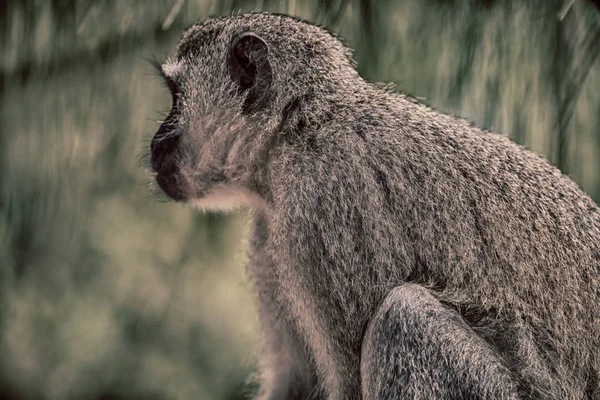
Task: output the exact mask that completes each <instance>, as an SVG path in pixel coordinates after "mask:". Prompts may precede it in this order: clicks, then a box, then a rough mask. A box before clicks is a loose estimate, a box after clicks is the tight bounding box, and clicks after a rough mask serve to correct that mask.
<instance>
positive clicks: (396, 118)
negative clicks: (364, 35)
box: [269, 88, 600, 398]
mask: <svg viewBox="0 0 600 400" xmlns="http://www.w3.org/2000/svg"><path fill="white" fill-rule="evenodd" d="M369 91H370V92H369V93H367V94H365V97H364V98H365V99H370V101H360V97H361V96H360V95H357V97H356V99H352V100H353V101H350V102H348V104H339V113H337V114H336V116H335V117H333V119H332V120H331V121H329V122H328V123H327V124H324V125H323V126H322V127H321V128H320V129H319V130H315V131H308V130H307V131H306V132H303V133H302V135H298V136H295V137H289V138H286V139H284V141H283V143H281V144H280V146H279V147H278V149H277V150H276V151H275V152H274V154H273V155H272V159H271V162H270V166H269V175H270V185H271V188H272V192H273V193H272V194H273V201H274V207H273V210H272V213H273V215H272V218H271V221H272V225H271V227H270V235H271V243H272V247H271V251H272V252H273V257H274V258H276V259H277V260H278V261H280V262H282V263H286V266H285V267H281V268H290V269H294V270H296V271H300V273H301V274H302V275H301V277H300V278H299V281H298V282H295V283H290V286H294V285H295V287H296V288H297V290H300V291H306V292H307V293H309V292H310V295H311V297H312V298H314V299H317V300H315V302H316V303H315V304H313V306H314V308H315V311H316V313H317V315H318V321H317V322H316V324H317V325H318V326H320V327H321V328H319V329H323V330H324V331H327V332H330V333H331V334H332V336H331V337H332V341H331V343H330V346H331V347H332V349H334V350H333V351H332V352H333V354H334V355H335V357H336V362H337V363H339V365H341V366H342V368H343V369H344V370H345V371H347V373H348V374H354V373H356V367H355V365H357V361H358V357H359V349H360V343H361V339H362V333H363V329H364V327H365V325H366V323H367V322H368V319H369V316H370V315H372V314H373V311H374V309H375V308H376V307H377V306H378V304H379V303H380V302H381V300H382V299H383V297H384V296H385V294H386V293H387V291H389V290H390V289H391V288H393V287H394V286H398V285H401V284H403V283H405V282H414V283H418V284H421V285H423V286H426V287H428V288H430V289H432V290H433V291H434V293H436V295H437V296H438V297H439V299H440V300H441V301H443V302H444V303H445V304H447V305H448V307H452V308H455V309H456V310H457V311H458V312H459V313H460V314H461V315H462V316H463V318H464V319H465V320H466V321H467V322H468V323H469V324H470V325H471V326H472V327H473V329H474V330H475V331H476V332H477V333H478V334H480V335H481V336H482V337H484V338H485V339H486V340H487V341H488V342H489V343H490V344H491V345H492V346H493V347H494V348H495V349H496V350H497V351H498V352H499V353H500V354H501V355H502V357H503V359H504V360H505V362H506V365H507V366H508V367H509V368H510V369H511V371H513V372H514V375H515V378H516V379H518V380H519V381H521V383H522V386H523V389H524V390H526V391H530V392H531V393H530V394H532V395H534V396H542V397H544V396H545V397H547V398H582V397H584V396H587V397H588V398H597V397H596V396H600V389H598V384H599V376H600V372H599V371H600V358H599V357H600V356H599V355H598V354H599V353H600V311H599V310H600V308H599V307H600V279H599V273H600V272H599V270H600V212H599V210H598V207H597V206H596V204H595V203H594V202H593V201H592V200H591V198H590V197H589V196H587V195H586V194H585V193H584V192H583V191H582V190H580V189H579V188H578V186H577V185H576V184H575V183H574V182H573V181H572V180H571V179H569V178H568V177H566V176H564V175H562V174H561V173H560V171H558V170H557V169H556V168H554V167H552V166H551V165H550V164H549V163H548V162H547V161H546V160H544V159H542V158H541V157H539V156H537V155H535V154H533V153H531V152H529V151H527V150H526V149H524V148H523V147H521V146H519V145H517V144H515V143H513V142H511V141H510V140H508V139H507V138H506V137H503V136H500V135H497V134H492V133H486V132H483V131H481V130H480V129H478V128H476V127H472V126H470V125H468V124H467V123H466V122H464V121H462V120H458V119H456V118H453V117H450V116H446V115H443V114H441V113H438V112H437V111H434V110H431V109H429V108H427V107H425V106H422V105H420V104H416V103H414V102H412V101H410V100H408V99H406V98H404V97H402V96H400V95H394V94H390V93H385V92H382V91H378V90H376V89H372V88H370V89H369ZM374 98H375V99H377V100H378V101H372V99H374ZM282 276H286V274H285V273H283V274H282ZM290 276H291V275H290ZM332 288H335V289H334V290H332ZM296 294H297V293H296ZM282 298H284V299H285V295H282ZM299 314H301V312H299ZM300 317H301V315H300ZM305 322H306V321H304V322H303V321H302V318H300V322H299V324H300V325H302V324H306V323H305ZM314 325H315V323H311V326H310V327H306V326H304V327H302V326H300V328H299V329H300V331H303V332H308V333H309V334H310V333H311V332H310V331H311V330H315V329H316V328H315V327H314Z"/></svg>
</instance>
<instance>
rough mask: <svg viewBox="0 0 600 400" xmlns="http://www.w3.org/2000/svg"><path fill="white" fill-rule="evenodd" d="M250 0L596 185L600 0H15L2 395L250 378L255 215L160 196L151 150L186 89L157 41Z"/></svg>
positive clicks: (7, 107) (170, 395)
mask: <svg viewBox="0 0 600 400" xmlns="http://www.w3.org/2000/svg"><path fill="white" fill-rule="evenodd" d="M251 10H257V11H258V10H260V11H276V12H283V13H288V14H292V15H296V16H301V17H303V18H306V19H308V20H310V21H313V22H315V23H319V24H324V25H326V26H328V27H329V28H330V29H331V30H333V31H335V32H338V33H339V34H340V35H341V36H342V37H344V38H345V39H346V40H347V42H348V43H349V44H350V45H351V46H352V47H353V48H355V49H356V53H355V58H356V60H357V61H358V66H359V69H360V72H361V74H362V75H363V76H364V77H366V78H367V79H369V80H371V81H377V82H395V83H396V84H397V88H398V90H399V91H403V92H405V93H409V94H410V95H412V96H414V97H417V98H419V99H420V100H421V101H423V102H425V103H427V104H430V105H432V106H434V107H436V108H438V109H440V110H442V111H445V112H448V113H453V114H456V115H460V116H462V117H464V118H467V119H469V120H471V121H473V122H474V123H476V124H478V125H480V126H483V127H484V128H486V129H490V130H493V131H497V132H500V133H502V134H507V135H510V136H511V137H512V138H513V139H514V140H516V141H517V142H519V143H522V144H524V145H525V146H527V147H529V148H530V149H532V150H533V151H535V152H537V153H540V154H542V155H544V156H545V157H547V158H548V159H550V160H551V161H552V162H553V163H554V164H555V165H558V166H559V167H560V168H561V169H562V170H563V171H564V172H566V173H568V174H570V175H571V176H572V177H573V178H574V179H575V180H576V181H577V182H578V183H579V184H580V185H581V186H582V187H583V188H584V189H585V190H586V191H587V192H588V193H590V194H591V195H592V196H593V197H594V198H595V199H596V201H598V200H599V199H600V173H599V171H600V61H598V58H599V57H598V55H599V54H600V4H599V2H598V1H591V0H576V1H575V0H565V1H562V0H561V1H559V0H556V1H555V0H528V1H510V0H497V1H494V0H485V1H484V0H462V1H442V0H402V1H370V0H362V1H361V0H347V1H344V0H337V1H336V0H328V1H320V2H318V1H299V0H298V1H268V0H263V1H242V0H228V1H225V0H224V1H208V0H206V1H202V0H156V1H150V0H148V1H144V0H129V1H122V0H106V1H100V0H39V1H35V0H27V1H18V0H14V1H13V0H1V1H0V35H1V36H0V399H48V400H54V399H104V400H108V399H209V400H210V399H242V398H247V397H248V396H250V395H251V394H252V391H253V390H254V386H253V385H252V384H250V385H246V382H247V381H248V378H249V376H251V374H252V372H253V370H254V368H255V361H254V359H255V357H254V355H255V354H256V352H257V350H258V346H257V344H258V333H257V326H256V315H255V314H256V312H255V308H254V304H253V297H252V291H251V284H250V283H249V282H248V281H247V279H246V277H245V262H246V255H245V249H246V242H245V241H246V234H247V231H248V216H247V215H245V214H244V213H240V214H238V215H234V216H226V215H219V214H204V215H203V214H198V213H197V212H195V211H193V210H191V209H188V208H185V207H183V206H179V205H175V204H172V203H165V202H162V201H160V198H157V197H156V196H153V195H152V193H151V191H150V189H149V186H148V181H149V174H148V172H147V171H145V170H144V168H143V167H142V166H141V164H140V162H139V157H140V155H142V154H143V153H144V152H145V151H146V150H147V147H148V143H149V140H150V138H151V137H152V134H153V133H154V131H155V130H156V129H157V127H158V124H157V123H156V120H160V119H162V115H161V112H164V111H166V110H167V108H168V106H169V105H170V97H169V94H168V91H167V90H166V88H165V87H164V85H163V84H162V83H161V82H160V80H159V79H158V78H157V77H156V76H155V75H154V74H153V73H152V72H151V68H150V66H149V63H148V62H147V61H146V59H148V58H153V57H156V58H158V59H162V58H164V57H165V56H168V55H172V54H173V50H174V49H175V46H176V44H177V41H178V39H179V37H180V35H181V34H182V32H183V30H184V29H185V27H187V26H189V25H190V24H192V23H194V22H196V21H198V20H202V19H205V18H207V17H208V16H217V15H229V14H231V13H237V12H240V11H241V12H243V11H251Z"/></svg>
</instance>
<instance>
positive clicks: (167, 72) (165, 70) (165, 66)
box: [160, 58, 181, 78]
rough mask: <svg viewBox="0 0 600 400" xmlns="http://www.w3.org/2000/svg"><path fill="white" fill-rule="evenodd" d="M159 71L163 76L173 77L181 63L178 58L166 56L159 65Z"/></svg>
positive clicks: (178, 70)
mask: <svg viewBox="0 0 600 400" xmlns="http://www.w3.org/2000/svg"><path fill="white" fill-rule="evenodd" d="M160 71H161V73H162V75H163V76H164V77H167V78H173V77H175V76H177V75H179V73H180V72H181V63H180V62H179V60H175V59H172V58H167V59H166V60H165V61H164V62H163V63H162V65H161V66H160Z"/></svg>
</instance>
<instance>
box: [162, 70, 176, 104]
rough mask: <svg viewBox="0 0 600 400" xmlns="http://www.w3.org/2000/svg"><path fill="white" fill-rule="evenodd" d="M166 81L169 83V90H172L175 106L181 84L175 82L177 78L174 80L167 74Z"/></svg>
mask: <svg viewBox="0 0 600 400" xmlns="http://www.w3.org/2000/svg"><path fill="white" fill-rule="evenodd" d="M164 78H165V82H166V84H167V87H168V88H169V91H170V92H171V99H172V100H173V106H174V105H175V103H176V102H177V98H178V97H179V86H178V85H177V82H175V80H173V78H171V77H168V76H165V77H164Z"/></svg>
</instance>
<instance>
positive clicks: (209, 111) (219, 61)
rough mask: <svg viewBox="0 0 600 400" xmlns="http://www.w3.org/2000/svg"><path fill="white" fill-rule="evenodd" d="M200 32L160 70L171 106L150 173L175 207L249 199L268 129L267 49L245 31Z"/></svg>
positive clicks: (269, 72) (153, 146)
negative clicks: (177, 203) (232, 195)
mask: <svg viewBox="0 0 600 400" xmlns="http://www.w3.org/2000/svg"><path fill="white" fill-rule="evenodd" d="M201 28H202V27H196V28H195V29H191V30H190V31H188V33H186V35H185V36H184V39H183V41H182V42H181V43H180V45H179V49H178V54H177V56H176V57H175V58H174V59H169V60H167V61H166V62H165V63H164V64H163V65H161V66H160V67H159V69H160V73H161V75H162V76H163V77H164V79H165V80H166V82H167V86H168V87H169V89H170V91H171V94H172V97H173V105H172V108H171V111H170V112H169V114H168V117H167V118H166V120H165V121H164V122H163V123H162V125H161V126H160V129H159V130H158V132H157V133H156V134H155V136H154V138H153V140H152V143H151V165H152V169H153V170H154V172H155V173H156V182H157V183H158V185H159V186H160V188H161V189H162V190H163V191H164V192H165V193H166V194H167V195H168V196H169V197H171V198H172V199H174V200H176V201H186V202H189V201H195V202H198V201H200V202H202V201H203V200H205V199H208V200H207V201H213V202H214V201H215V196H216V197H219V196H221V197H222V196H223V195H222V194H223V193H224V192H227V193H231V192H236V194H238V195H239V194H240V193H243V194H244V195H245V196H250V197H252V195H251V193H254V194H256V193H255V192H256V191H255V190H254V189H255V186H256V182H255V180H256V176H257V170H258V169H260V165H258V164H259V163H260V158H261V157H262V156H263V151H264V146H265V140H266V135H265V134H264V132H265V131H267V130H268V129H269V127H268V126H267V125H268V123H262V122H261V121H263V120H265V119H268V115H269V110H268V103H269V99H270V97H271V96H272V90H271V83H272V80H273V71H272V68H271V64H270V60H269V54H268V53H269V49H268V46H267V44H266V42H265V41H264V40H263V39H261V38H260V37H258V36H257V35H255V34H252V33H249V32H247V31H236V30H233V31H232V32H229V31H226V30H222V29H217V28H214V29H208V28H206V29H201ZM257 127H261V129H257ZM257 163H258V164H257ZM200 205H201V206H206V204H200ZM230 205H231V204H230Z"/></svg>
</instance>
